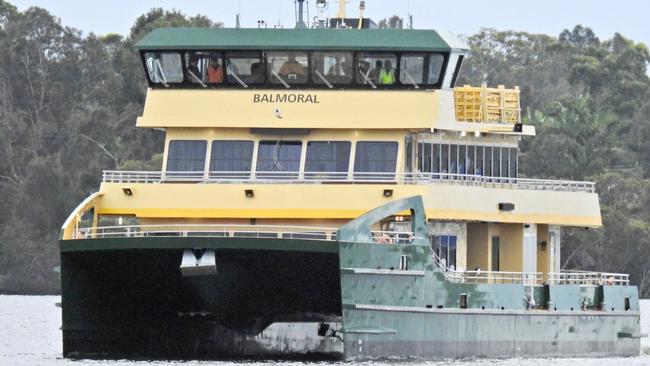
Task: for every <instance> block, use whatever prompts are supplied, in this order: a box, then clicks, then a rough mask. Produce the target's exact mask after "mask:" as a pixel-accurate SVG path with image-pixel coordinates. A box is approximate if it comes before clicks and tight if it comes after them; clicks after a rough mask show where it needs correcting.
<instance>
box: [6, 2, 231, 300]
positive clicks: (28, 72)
mask: <svg viewBox="0 0 650 366" xmlns="http://www.w3.org/2000/svg"><path fill="white" fill-rule="evenodd" d="M158 26H220V23H214V22H212V21H211V20H209V19H208V18H206V17H203V16H195V17H186V16H185V15H183V14H182V13H180V12H176V11H173V12H166V11H162V10H160V9H154V10H152V11H150V12H149V13H147V14H145V15H143V16H142V17H140V18H138V20H137V22H136V24H135V25H134V27H133V31H132V33H131V35H130V36H129V37H127V38H124V37H122V36H120V35H117V34H108V35H104V36H101V37H99V36H96V35H94V34H89V35H88V36H86V37H82V36H81V33H80V32H79V31H77V30H75V29H72V28H68V27H64V26H63V25H61V23H60V21H59V20H58V18H56V17H54V16H52V15H51V14H49V13H48V12H47V11H46V10H44V9H41V8H36V7H32V8H29V9H27V10H25V11H24V12H19V11H17V10H16V8H15V7H13V6H12V5H10V4H9V3H7V2H4V1H2V0H0V47H2V49H3V50H5V52H2V53H0V207H1V208H2V209H1V210H0V290H2V291H18V292H23V293H52V292H56V291H58V287H59V279H58V274H57V273H56V272H54V271H53V269H54V268H55V267H56V266H58V258H59V256H58V246H57V245H56V243H57V239H58V234H59V229H60V227H61V224H62V222H63V221H65V219H66V217H67V215H68V214H69V213H70V212H71V210H73V209H74V207H75V206H76V205H77V204H78V203H79V202H80V201H81V200H83V198H84V197H86V196H88V195H89V194H91V193H92V192H95V191H96V190H97V189H98V187H99V183H100V179H101V171H102V169H115V168H120V169H129V168H133V169H138V170H140V169H145V170H148V169H151V170H160V167H161V165H162V157H161V155H160V154H157V155H154V156H152V155H151V154H152V153H153V152H158V151H160V150H161V146H162V141H163V135H162V134H161V133H160V132H158V131H152V130H140V129H136V128H134V123H135V119H136V117H137V116H138V115H140V114H141V113H142V107H143V102H144V93H145V91H146V84H145V82H144V78H143V75H142V66H141V64H140V60H139V57H138V55H137V53H136V52H135V50H134V49H133V44H135V42H136V41H137V39H138V37H141V36H142V34H144V32H147V31H148V30H149V29H153V28H155V27H158Z"/></svg>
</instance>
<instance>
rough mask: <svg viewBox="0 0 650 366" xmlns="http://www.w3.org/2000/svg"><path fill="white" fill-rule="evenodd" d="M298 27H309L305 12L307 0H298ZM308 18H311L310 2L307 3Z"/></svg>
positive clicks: (296, 4) (296, 3) (296, 2)
mask: <svg viewBox="0 0 650 366" xmlns="http://www.w3.org/2000/svg"><path fill="white" fill-rule="evenodd" d="M295 6H296V28H298V29H304V28H307V24H306V23H305V19H304V13H305V0H296V1H295ZM307 19H309V3H307Z"/></svg>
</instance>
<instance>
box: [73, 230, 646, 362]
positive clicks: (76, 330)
mask: <svg viewBox="0 0 650 366" xmlns="http://www.w3.org/2000/svg"><path fill="white" fill-rule="evenodd" d="M136 248H137V249H136ZM188 248H201V249H202V250H214V251H215V253H216V273H215V274H208V275H201V276H187V275H185V276H184V275H183V273H182V271H181V269H180V264H181V261H182V257H183V252H184V251H185V250H186V249H188ZM403 256H407V257H408V258H409V259H408V263H409V268H408V269H402V270H400V269H399V267H398V265H399V262H400V257H403ZM363 258H365V259H363ZM427 258H428V259H427ZM61 262H62V273H61V275H62V284H63V285H62V289H63V292H62V308H63V309H62V310H63V327H62V329H63V354H64V357H68V358H129V359H241V358H245V359H253V358H274V359H275V358H310V359H336V360H338V359H343V360H359V359H376V358H404V359H408V358H417V359H428V360H437V359H446V358H466V357H498V358H502V357H538V356H539V357H549V356H550V357H574V356H588V357H601V356H602V357H605V356H636V355H638V354H639V347H640V342H639V338H638V337H639V332H640V325H639V318H640V316H639V312H638V307H637V308H635V306H638V299H636V298H635V297H634V296H635V292H636V288H634V287H632V286H610V288H606V289H604V291H603V293H599V292H598V291H594V292H593V296H595V297H598V296H604V299H605V300H609V302H608V307H610V306H611V309H613V310H611V309H609V311H604V310H593V309H592V310H581V309H580V306H579V304H580V301H583V300H584V299H583V298H576V299H573V295H566V294H567V293H572V291H570V290H571V289H567V288H564V287H562V289H559V288H558V289H554V288H551V289H548V288H546V289H545V288H543V287H540V288H541V289H536V290H535V291H536V292H535V296H536V297H537V300H538V303H540V304H541V303H542V302H544V299H543V297H544V296H546V295H545V294H549V293H550V294H552V296H553V300H554V303H555V306H558V307H559V308H558V310H557V311H553V310H542V309H538V310H526V309H525V308H524V305H523V299H524V298H525V296H526V294H527V291H528V290H529V289H530V287H527V286H524V285H491V284H483V285H473V284H456V283H450V282H448V281H446V280H445V279H444V278H443V277H442V275H441V274H440V273H439V272H438V271H437V270H436V269H435V267H433V265H432V263H431V261H430V256H429V255H428V252H427V251H426V247H421V246H415V245H411V246H408V245H400V246H398V245H390V246H387V245H372V244H358V243H339V242H333V241H315V240H293V239H252V238H115V239H89V240H69V241H62V242H61ZM614 287H618V288H620V289H612V288H614ZM573 290H576V289H573ZM577 291H578V292H577V294H578V296H584V293H583V294H581V293H580V289H577ZM616 291H619V292H616ZM563 293H564V294H565V295H562V294H563ZM460 294H465V295H468V308H467V309H461V308H460V305H459V301H458V299H459V295H460ZM563 297H564V298H563ZM625 297H628V298H629V297H632V301H631V304H632V305H631V306H632V308H631V309H630V310H628V311H625V309H622V306H624V305H623V298H625ZM574 300H575V301H574ZM619 300H620V301H619ZM572 301H574V302H575V304H576V305H575V307H574V308H573V310H569V308H566V309H564V307H565V306H568V305H566V304H572ZM619 302H620V304H619ZM628 302H629V300H628ZM501 308H503V310H502V309H501ZM323 324H326V326H324V325H323ZM319 331H320V332H319Z"/></svg>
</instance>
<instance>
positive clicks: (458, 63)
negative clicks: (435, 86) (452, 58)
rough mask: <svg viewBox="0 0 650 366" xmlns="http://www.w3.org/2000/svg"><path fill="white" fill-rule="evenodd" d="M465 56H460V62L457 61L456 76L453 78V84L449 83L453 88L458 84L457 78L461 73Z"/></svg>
mask: <svg viewBox="0 0 650 366" xmlns="http://www.w3.org/2000/svg"><path fill="white" fill-rule="evenodd" d="M464 58H465V56H463V55H459V56H458V62H457V63H456V68H455V69H454V77H453V79H451V85H449V86H450V87H452V88H453V87H454V86H456V80H458V75H459V74H460V68H461V66H462V65H463V59H464Z"/></svg>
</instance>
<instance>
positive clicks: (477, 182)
mask: <svg viewBox="0 0 650 366" xmlns="http://www.w3.org/2000/svg"><path fill="white" fill-rule="evenodd" d="M102 181H103V182H106V183H205V184H209V183H215V184H216V183H221V184H227V183H258V184H286V183H302V184H432V183H446V184H458V185H467V186H481V187H490V188H510V189H527V190H549V191H563V192H589V193H592V192H594V191H595V184H594V183H593V182H583V181H569V180H549V179H530V178H502V177H486V176H482V175H472V174H449V173H383V172H367V173H347V172H345V173H341V172H304V173H298V172H253V173H250V172H209V173H207V174H205V173H203V172H161V171H116V170H105V171H104V172H103V175H102Z"/></svg>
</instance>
